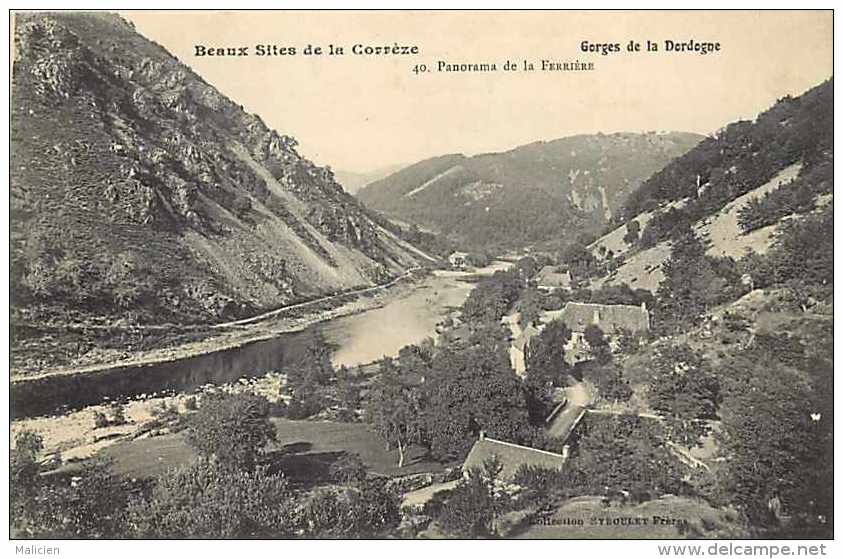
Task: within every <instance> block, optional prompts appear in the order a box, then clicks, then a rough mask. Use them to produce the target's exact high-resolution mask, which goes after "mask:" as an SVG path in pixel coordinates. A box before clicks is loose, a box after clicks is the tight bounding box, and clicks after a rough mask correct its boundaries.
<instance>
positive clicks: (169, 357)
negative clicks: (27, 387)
mask: <svg viewBox="0 0 843 559" xmlns="http://www.w3.org/2000/svg"><path fill="white" fill-rule="evenodd" d="M423 273H424V272H421V271H419V270H410V271H408V272H407V273H405V274H404V275H402V276H399V277H398V278H395V279H393V280H390V281H389V282H387V283H386V284H383V285H379V286H374V287H369V288H363V289H358V290H354V291H351V292H346V293H340V294H337V295H333V296H328V297H321V298H319V299H316V300H313V301H307V302H303V303H297V304H293V305H289V306H286V307H281V308H279V309H275V310H272V311H269V312H266V313H263V314H261V315H258V316H255V317H250V318H245V319H241V320H237V321H232V322H226V323H221V324H210V325H190V326H179V325H167V326H153V327H143V326H137V327H121V326H119V325H115V326H114V327H113V328H109V329H106V330H105V333H106V334H107V335H108V337H109V340H108V343H106V344H104V346H103V347H95V348H92V349H91V350H89V351H88V352H86V353H85V354H83V355H80V356H78V357H77V358H76V359H73V360H72V362H71V363H68V364H62V365H53V366H44V364H43V363H42V362H40V363H39V362H38V361H34V362H31V364H29V366H21V365H20V364H19V363H14V362H13V366H12V369H11V371H10V377H11V381H12V382H16V381H22V380H33V379H39V378H44V377H49V376H54V375H68V374H77V373H96V372H99V371H103V370H107V369H113V368H119V367H130V366H140V365H146V364H153V363H160V362H165V361H174V360H178V359H184V358H188V357H195V356H199V355H202V354H206V353H209V352H213V351H222V350H227V349H232V348H235V347H238V346H241V345H244V344H247V343H251V342H255V341H260V340H264V339H268V338H271V337H273V336H277V335H279V334H282V333H289V332H295V331H298V330H303V329H305V328H307V327H309V326H312V325H314V324H317V323H319V322H324V321H327V320H332V319H335V318H338V317H341V316H347V315H352V314H356V313H360V312H365V311H367V310H371V309H374V308H377V307H379V306H382V305H384V304H386V303H387V302H389V301H390V300H392V299H394V298H400V297H401V296H402V295H404V294H406V293H407V292H408V291H409V290H412V289H413V286H414V285H415V284H417V283H418V282H419V281H420V280H421V279H423V277H424V275H422V274H423ZM79 328H82V329H84V328H86V327H84V326H80V327H79ZM87 328H88V329H90V327H87ZM68 330H71V331H72V330H73V327H68ZM118 344H119V345H118ZM113 345H116V347H112V346H113ZM16 365H17V367H16Z"/></svg>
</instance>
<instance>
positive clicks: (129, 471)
mask: <svg viewBox="0 0 843 559" xmlns="http://www.w3.org/2000/svg"><path fill="white" fill-rule="evenodd" d="M272 423H273V424H274V425H275V426H276V429H277V433H278V442H277V443H276V444H275V445H273V447H272V448H270V452H269V454H270V456H271V457H272V463H273V465H276V466H277V467H279V468H280V469H281V470H282V471H283V472H284V473H285V474H286V475H287V476H288V477H289V478H291V479H292V480H297V481H313V480H318V479H322V478H325V477H327V470H328V467H329V466H330V464H331V463H332V462H333V461H334V460H336V459H337V458H339V457H340V456H342V454H343V453H344V452H350V453H357V454H359V455H360V458H361V459H362V460H363V462H364V463H365V464H366V466H367V467H368V468H369V470H370V472H373V473H377V474H383V475H389V476H395V475H408V474H413V473H420V472H434V471H441V470H443V469H444V466H443V465H442V464H439V463H437V462H433V461H432V460H429V459H426V458H425V452H424V450H423V449H421V448H418V447H413V448H411V449H410V452H409V454H408V457H407V461H406V465H405V466H404V467H403V468H401V469H400V470H399V469H398V468H397V464H398V451H397V450H386V448H385V444H384V442H383V440H382V439H381V438H380V437H378V436H377V435H375V434H374V433H372V432H371V431H370V430H369V429H368V427H367V426H366V425H364V424H361V423H336V422H332V421H292V420H289V419H278V418H276V419H273V420H272ZM100 455H102V456H105V457H109V458H112V459H114V468H115V470H116V471H117V472H118V473H120V474H123V475H126V476H128V477H136V478H140V477H151V476H155V475H158V474H160V473H162V472H164V471H166V470H167V469H169V468H172V467H176V466H179V465H182V464H185V463H187V462H189V461H190V460H191V459H192V458H193V457H194V454H193V452H192V450H191V449H190V448H189V447H188V445H187V443H186V442H185V440H184V437H183V436H182V435H181V434H174V435H163V436H160V437H153V438H147V439H138V440H135V441H131V442H125V443H118V444H115V445H113V446H111V447H109V448H107V449H105V450H103V451H102V452H101V453H100Z"/></svg>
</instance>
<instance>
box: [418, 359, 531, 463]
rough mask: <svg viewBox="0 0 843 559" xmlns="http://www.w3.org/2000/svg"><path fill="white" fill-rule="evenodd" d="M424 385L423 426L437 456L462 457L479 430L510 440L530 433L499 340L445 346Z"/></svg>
mask: <svg viewBox="0 0 843 559" xmlns="http://www.w3.org/2000/svg"><path fill="white" fill-rule="evenodd" d="M423 386H424V402H425V406H424V419H425V431H426V436H427V439H428V442H429V444H430V448H431V452H432V454H433V455H434V456H435V457H436V458H439V459H462V458H464V457H465V455H466V454H467V453H468V450H469V448H470V447H471V445H472V443H473V442H474V440H475V438H476V436H477V435H478V434H479V432H480V431H481V430H482V431H485V432H486V433H487V434H488V435H489V436H491V437H495V438H499V439H502V440H506V441H511V442H515V443H519V442H521V443H523V442H527V441H529V440H530V439H531V438H532V436H533V431H534V428H532V427H531V425H530V417H529V411H528V408H527V400H526V397H525V394H524V389H523V387H522V385H521V381H520V380H519V379H518V377H517V376H516V375H515V373H514V372H513V371H512V368H511V367H510V363H509V355H508V354H507V352H506V348H505V347H504V346H503V345H501V346H494V347H488V346H483V345H474V346H470V347H467V348H458V349H452V348H444V349H443V350H442V351H440V352H439V353H438V354H437V355H436V357H435V358H434V360H433V363H432V367H431V376H430V379H429V381H425V383H424V385H423Z"/></svg>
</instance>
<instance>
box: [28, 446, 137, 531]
mask: <svg viewBox="0 0 843 559" xmlns="http://www.w3.org/2000/svg"><path fill="white" fill-rule="evenodd" d="M128 494H129V488H128V487H127V485H126V483H125V482H124V481H123V480H121V479H120V478H119V477H117V476H116V475H115V474H114V473H113V472H112V471H111V467H110V464H109V463H108V462H105V461H94V462H89V463H87V464H86V465H85V466H84V468H83V469H82V471H80V472H79V473H78V474H77V475H76V476H74V477H73V478H72V479H70V480H68V479H67V478H66V477H63V476H61V477H59V476H57V477H55V478H52V479H50V480H46V479H38V481H37V487H36V488H35V491H34V495H32V497H31V498H30V499H29V500H28V501H26V502H25V504H24V506H23V507H19V508H18V509H17V510H16V511H15V516H14V517H13V518H12V526H13V528H15V529H16V530H18V531H19V533H20V534H21V535H22V536H23V537H28V538H38V539H47V538H49V539H69V538H116V537H124V536H125V533H126V524H125V519H126V516H125V513H126V504H127V497H128Z"/></svg>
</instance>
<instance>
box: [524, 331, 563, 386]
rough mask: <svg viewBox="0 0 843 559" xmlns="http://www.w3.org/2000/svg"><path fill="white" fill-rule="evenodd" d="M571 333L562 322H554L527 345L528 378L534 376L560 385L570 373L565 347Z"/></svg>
mask: <svg viewBox="0 0 843 559" xmlns="http://www.w3.org/2000/svg"><path fill="white" fill-rule="evenodd" d="M570 339H571V331H570V330H568V327H567V326H565V323H564V322H563V321H561V320H553V321H551V322H550V323H548V324H547V326H545V328H544V330H542V331H541V333H539V334H538V335H537V336H534V337H533V339H532V340H530V343H529V344H528V345H527V351H526V355H525V356H524V357H525V362H526V367H527V376H530V375H534V376H535V377H541V378H543V379H548V380H550V381H552V382H554V383H558V382H559V381H560V379H561V378H562V377H564V375H565V374H566V373H567V372H568V369H569V367H568V364H567V362H566V361H565V345H566V344H567V343H568V341H569V340H570Z"/></svg>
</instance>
